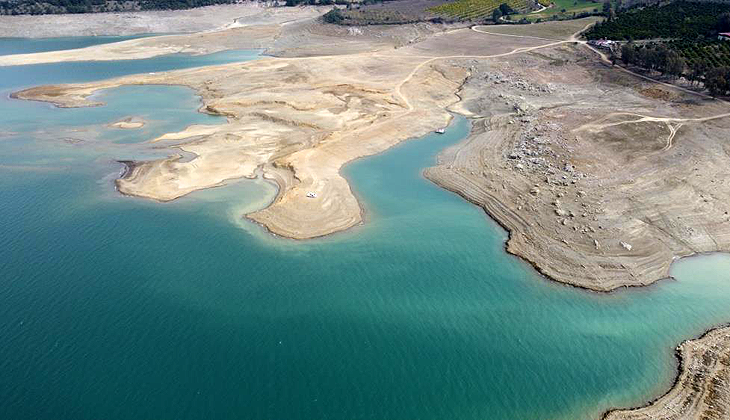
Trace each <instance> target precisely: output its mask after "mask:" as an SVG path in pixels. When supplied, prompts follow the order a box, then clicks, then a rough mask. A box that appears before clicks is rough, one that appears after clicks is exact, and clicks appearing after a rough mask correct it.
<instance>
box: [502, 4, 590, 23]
mask: <svg viewBox="0 0 730 420" xmlns="http://www.w3.org/2000/svg"><path fill="white" fill-rule="evenodd" d="M541 4H542V2H541ZM602 8H603V3H602V2H597V3H596V2H593V1H590V0H553V1H552V6H549V7H548V8H547V9H545V10H542V11H539V12H535V13H525V14H520V15H514V16H512V20H520V19H522V18H527V19H528V20H530V21H533V22H534V21H536V20H538V19H539V20H550V19H551V18H553V17H554V16H557V19H567V18H571V17H573V15H574V14H575V15H578V14H581V13H593V12H594V11H601V9H602Z"/></svg>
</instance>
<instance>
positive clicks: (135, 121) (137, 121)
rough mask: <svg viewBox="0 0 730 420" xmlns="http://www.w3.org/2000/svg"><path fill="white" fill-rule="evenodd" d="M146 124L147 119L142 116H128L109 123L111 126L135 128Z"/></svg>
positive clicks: (126, 128) (127, 128)
mask: <svg viewBox="0 0 730 420" xmlns="http://www.w3.org/2000/svg"><path fill="white" fill-rule="evenodd" d="M144 125H145V121H144V120H143V119H142V118H140V117H127V118H123V119H121V120H119V121H116V122H113V123H111V124H109V127H111V128H121V129H125V130H133V129H136V128H142V127H144Z"/></svg>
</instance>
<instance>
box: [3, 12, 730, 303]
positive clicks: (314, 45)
mask: <svg viewBox="0 0 730 420" xmlns="http://www.w3.org/2000/svg"><path fill="white" fill-rule="evenodd" d="M592 21H593V20H587V21H570V22H561V23H552V24H541V25H530V26H531V27H530V28H529V29H530V32H529V33H527V34H522V33H521V32H519V31H524V30H525V29H523V28H521V27H515V28H514V29H512V31H518V32H516V33H505V29H500V30H499V32H491V31H490V28H489V27H475V28H457V29H454V28H449V27H439V26H435V25H412V26H395V27H386V28H369V29H367V30H366V31H361V32H353V31H351V30H350V29H347V28H341V27H336V26H333V25H323V24H319V23H317V22H316V21H315V20H309V21H306V20H305V21H302V22H295V23H292V24H276V25H274V24H266V25H250V26H247V27H244V28H232V29H226V30H221V31H215V32H208V33H204V34H200V35H178V36H176V37H178V38H175V39H176V41H175V42H177V43H179V44H180V45H183V46H184V45H188V46H189V47H190V48H193V45H207V47H206V48H208V49H209V50H213V49H216V48H223V49H225V48H230V47H231V45H232V44H230V43H231V42H233V41H231V40H232V39H234V40H235V39H240V38H246V37H242V35H241V33H240V31H244V30H245V31H248V32H247V33H249V34H255V33H258V34H269V35H266V36H263V35H262V38H260V39H259V41H260V42H261V43H262V45H263V46H265V47H266V48H267V51H272V52H274V53H276V55H277V57H271V58H262V59H260V60H256V61H253V62H248V63H242V64H229V65H224V66H212V67H205V68H198V69H190V70H183V71H175V72H167V73H159V74H148V75H135V76H129V77H124V78H119V79H113V80H106V81H100V82H94V83H88V84H78V85H63V86H42V87H37V88H31V89H28V90H25V91H22V92H17V93H15V94H14V96H15V97H17V98H23V99H32V100H41V101H47V102H51V103H54V104H56V105H58V106H64V107H77V106H96V105H99V103H97V102H95V101H93V100H90V99H89V97H90V96H91V95H92V94H93V93H95V92H97V91H99V90H101V89H106V88H111V87H116V86H120V85H125V84H178V85H185V86H189V87H191V88H193V89H195V90H196V91H197V92H198V93H199V94H200V95H201V97H202V99H203V102H204V104H205V105H204V107H203V110H204V111H205V112H211V113H216V114H219V115H224V116H226V117H227V118H228V124H226V125H222V126H211V127H200V126H195V127H190V128H189V129H188V130H185V131H183V132H180V133H169V134H167V135H164V136H162V137H161V138H159V139H157V140H155V142H156V146H160V145H170V146H175V147H176V148H179V149H181V150H183V151H184V152H187V153H192V154H193V155H194V156H197V157H196V158H195V159H193V160H186V161H183V160H182V159H181V156H180V155H179V154H178V153H174V152H172V150H171V155H170V157H169V158H166V159H161V160H156V161H151V162H139V163H138V164H137V165H135V167H134V170H132V171H129V173H128V174H127V176H126V177H125V178H123V179H120V180H119V181H118V182H117V185H118V188H119V191H120V192H122V193H124V194H129V195H136V196H140V197H147V198H151V199H155V200H160V201H169V200H174V199H176V198H178V197H181V196H183V195H186V194H189V193H191V192H193V191H196V190H199V189H203V188H210V187H215V186H219V185H223V184H225V183H226V182H228V181H229V180H231V179H237V178H242V177H252V176H255V174H256V173H257V169H261V170H262V172H263V174H264V176H265V177H266V178H269V179H272V180H274V181H275V182H277V183H278V185H279V187H280V193H279V195H278V197H277V199H276V200H275V201H274V203H272V205H271V206H269V207H267V208H266V209H262V210H261V211H259V212H255V213H253V214H250V215H249V217H250V218H251V219H253V220H255V221H257V222H259V223H261V224H263V225H264V226H266V227H267V228H268V229H269V230H270V231H271V232H273V233H276V234H278V235H282V236H286V237H291V238H297V239H306V238H311V237H316V236H322V235H326V234H329V233H332V232H336V231H339V230H343V229H346V228H348V227H351V226H354V225H356V224H358V223H360V222H361V221H362V215H361V211H362V209H361V207H360V205H359V203H358V202H357V200H356V199H355V197H354V195H353V194H352V192H351V191H350V186H349V185H348V184H347V182H346V181H345V179H344V178H342V176H340V174H339V171H340V168H341V167H342V165H344V164H346V163H347V162H349V161H351V160H353V159H356V158H358V157H361V156H367V155H370V154H373V153H378V152H380V151H383V150H386V149H387V148H389V147H391V146H392V145H394V144H396V143H398V142H400V141H402V140H405V139H407V138H411V137H416V136H420V135H423V134H425V133H428V132H429V131H432V130H435V129H437V128H440V127H442V126H444V125H445V124H446V123H447V122H448V121H449V119H450V115H449V113H448V112H447V111H452V112H457V113H460V114H463V115H466V116H467V117H469V118H470V119H471V120H472V126H473V130H472V133H471V134H470V136H469V137H468V138H467V139H466V140H465V141H464V142H463V143H461V144H459V145H456V146H454V147H452V148H451V149H449V150H447V151H446V152H444V153H443V154H442V155H441V157H440V164H439V165H438V166H437V167H434V168H430V169H428V170H427V171H426V176H427V177H428V178H429V179H431V180H433V181H434V182H436V183H437V184H439V185H441V186H443V187H445V188H447V189H450V190H452V191H454V192H456V193H458V194H460V195H462V196H464V197H465V198H467V199H468V200H470V201H472V202H474V203H476V204H478V205H480V206H482V207H483V208H484V209H485V211H487V213H489V215H490V216H492V217H493V218H494V219H495V220H497V221H498V222H499V223H500V224H502V225H503V226H504V227H505V228H506V229H508V230H509V231H510V233H511V235H510V239H509V242H508V245H507V249H508V251H509V252H511V253H514V254H516V255H519V256H520V257H523V258H525V259H526V260H527V261H529V262H530V263H532V264H533V265H534V266H535V267H536V268H537V269H538V270H539V271H541V272H542V273H544V274H546V275H548V276H549V277H551V278H553V279H555V280H557V281H560V282H563V283H568V284H572V285H575V286H579V287H584V288H588V289H592V290H597V291H610V290H613V289H616V288H618V287H624V286H639V285H646V284H650V283H652V282H654V281H657V280H659V279H662V278H665V277H667V275H668V271H669V266H670V264H671V262H672V261H673V260H674V259H675V258H678V257H682V256H685V255H690V254H693V253H697V252H708V251H723V250H730V223H728V221H730V215H729V214H728V211H730V204H728V203H730V186H728V185H727V183H726V182H723V179H724V178H725V177H726V176H727V169H726V168H728V167H730V158H729V155H728V149H727V145H726V144H725V143H724V142H723V141H722V140H721V139H723V138H726V137H727V136H728V134H730V132H729V130H730V118H728V117H730V107H728V106H727V105H726V104H725V103H722V102H717V101H708V100H706V99H705V98H702V97H699V96H694V95H690V94H687V93H685V92H682V91H679V90H673V89H672V88H670V87H666V86H662V85H658V84H654V83H652V82H650V81H646V80H644V79H641V78H637V77H634V76H632V75H630V74H626V73H625V72H620V71H616V70H614V69H612V68H610V66H606V65H605V64H604V63H603V62H601V60H600V57H599V56H598V55H597V54H596V53H595V52H594V51H592V50H590V49H589V48H587V47H586V46H585V45H582V44H581V43H580V42H579V41H577V40H576V39H575V37H574V34H575V33H576V32H579V31H580V30H581V29H583V28H585V27H586V26H587V25H588V24H590V23H591V22H592ZM543 25H544V26H543ZM533 27H534V28H533ZM543 27H544V28H545V29H544V30H543V31H544V36H537V35H540V32H539V31H540V30H541V28H543ZM536 31H537V32H536ZM507 32H509V31H507ZM274 34H276V35H274ZM196 39H197V41H195V40H196ZM248 39H249V40H248V41H246V42H251V40H252V39H258V38H251V37H249V38H248ZM305 39H306V40H308V41H309V42H302V41H303V40H305ZM142 41H144V44H143V45H137V44H134V43H138V42H142ZM259 41H256V42H259ZM195 42H198V43H199V44H195ZM130 43H132V45H137V46H135V47H133V49H138V50H136V51H138V52H139V53H140V54H149V53H150V51H151V52H152V53H157V51H158V50H159V49H165V48H169V47H170V45H171V40H170V37H168V36H163V37H153V38H146V39H145V40H134V41H125V42H123V43H118V45H117V44H109V45H107V46H102V47H103V48H105V49H107V50H109V51H114V50H115V48H119V52H118V53H102V52H101V51H95V52H93V54H94V55H96V57H97V59H112V58H115V57H118V54H128V53H129V51H130V50H129V48H130V47H129V45H130ZM176 45H177V44H176ZM333 45H337V46H338V47H339V48H338V53H339V54H336V55H331V54H330V53H331V52H332V46H333ZM178 46H179V45H178ZM88 54H90V52H89V51H88V49H79V50H69V51H66V52H59V53H58V54H57V55H55V56H49V55H48V53H38V54H27V55H24V56H22V57H21V56H17V55H16V56H5V57H0V65H3V64H5V65H7V64H8V63H19V62H22V63H30V62H38V60H41V61H43V62H46V61H48V60H51V61H63V60H75V59H84V58H85V57H88ZM699 162H702V164H701V165H700V164H699ZM688 174H689V176H688ZM314 195H316V197H312V196H314Z"/></svg>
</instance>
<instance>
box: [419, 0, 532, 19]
mask: <svg viewBox="0 0 730 420" xmlns="http://www.w3.org/2000/svg"><path fill="white" fill-rule="evenodd" d="M502 3H506V4H507V5H509V6H510V7H511V8H513V9H514V10H517V11H524V10H526V9H527V1H526V0H457V1H454V2H451V3H446V4H442V5H440V6H436V7H432V8H431V9H429V11H431V12H433V13H435V14H437V15H443V16H448V17H451V18H457V19H463V20H470V19H483V18H485V17H491V16H492V12H493V11H494V9H496V8H498V7H499V5H500V4H502Z"/></svg>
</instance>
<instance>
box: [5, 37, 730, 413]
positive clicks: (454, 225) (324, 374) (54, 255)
mask: <svg viewBox="0 0 730 420" xmlns="http://www.w3.org/2000/svg"><path fill="white" fill-rule="evenodd" d="M0 42H6V41H0ZM37 42H38V41H37ZM45 42H48V43H53V44H52V45H51V46H53V47H54V48H64V45H65V44H64V43H66V42H85V43H89V42H90V41H89V40H88V39H86V40H82V41H81V40H46V41H45ZM74 45H75V44H74ZM1 48H2V47H1V46H0V50H1ZM33 48H38V46H34V47H33ZM16 50H17V48H16ZM254 56H255V53H251V52H248V53H229V58H230V59H231V60H239V59H251V58H254ZM208 59H210V60H211V62H219V59H220V56H213V57H210V56H208V57H207V58H206V57H196V58H195V59H194V62H195V65H204V64H206V60H208ZM189 60H193V59H189V58H187V57H185V56H170V57H161V58H157V59H150V60H139V61H127V62H113V63H76V64H74V65H73V66H72V67H73V71H70V70H69V67H70V65H63V64H58V65H43V66H23V67H9V68H0V83H2V87H0V90H2V92H3V98H6V97H7V93H9V92H10V91H12V90H14V89H17V88H19V87H25V86H32V85H35V84H39V83H49V82H65V81H79V80H90V79H99V78H103V77H107V76H109V75H118V74H125V73H131V72H137V71H160V70H163V69H170V68H179V67H185V66H189V65H190V63H191V62H190V61H189ZM102 95H103V97H104V101H105V102H107V106H105V107H99V108H94V109H56V108H53V107H51V106H49V105H48V104H42V103H34V102H23V101H16V100H9V99H2V100H1V101H0V343H1V344H0V418H2V419H13V420H14V419H40V420H45V419H49V420H50V419H53V420H58V419H73V420H87V419H88V420H99V419H104V420H122V419H123V420H129V419H155V420H163V419H170V420H173V419H174V420H184V419H236V420H242V419H255V420H259V419H260V420H264V419H267V420H299V419H311V420H325V419H332V420H353V419H367V420H371V419H376V420H411V419H414V420H415V419H424V420H425V419H428V420H445V419H450V420H452V419H453V420H465V419H479V420H501V419H520V420H524V419H563V420H573V419H590V418H596V417H597V416H598V415H600V413H601V412H602V411H603V410H605V409H606V408H608V407H611V406H626V405H636V404H640V403H642V402H643V401H645V400H647V399H649V398H651V397H653V396H655V395H656V394H658V393H661V392H662V391H664V390H666V388H667V387H668V386H669V385H670V384H671V382H672V379H673V377H674V373H675V361H674V356H673V349H674V346H676V344H678V343H679V342H680V341H681V340H683V339H686V338H690V337H692V336H696V335H698V334H700V333H701V332H702V331H704V330H705V329H707V328H710V327H712V326H714V325H719V324H721V323H723V322H727V321H730V304H729V303H730V258H729V257H728V256H724V255H713V256H701V257H697V258H693V259H686V260H682V261H681V262H679V263H677V264H676V265H675V266H674V268H673V274H674V276H675V277H676V278H677V280H676V281H675V280H666V281H662V282H660V283H658V284H656V285H654V286H651V287H647V288H643V289H630V290H622V291H619V292H616V293H612V294H596V293H590V292H585V291H582V290H579V289H575V288H571V287H566V286H562V285H559V284H556V283H554V282H551V281H549V280H547V279H545V278H543V277H541V276H539V275H538V274H536V273H535V272H534V270H533V269H532V268H531V267H529V266H528V265H526V264H525V263H523V262H521V261H520V260H519V259H517V258H515V257H512V256H509V255H507V254H506V253H505V252H504V241H505V239H506V233H505V232H504V231H503V230H502V229H500V228H499V227H498V226H497V225H495V223H494V222H492V221H491V220H490V219H489V218H487V217H486V216H485V215H484V213H483V212H482V211H481V210H480V209H478V208H477V207H475V206H472V205H470V204H468V203H467V202H465V201H463V200H462V199H461V198H459V197H457V196H455V195H453V194H451V193H449V192H447V191H444V190H442V189H439V188H438V187H436V186H434V185H433V184H431V183H430V182H428V181H427V180H425V179H424V178H423V177H422V175H421V172H422V169H423V168H424V167H427V166H429V165H432V164H433V163H434V159H435V156H436V154H437V153H438V152H439V151H440V150H442V149H443V148H444V147H446V146H448V145H451V144H454V143H456V142H458V141H459V140H460V139H462V138H464V136H466V134H467V131H468V122H467V121H465V120H464V119H456V120H455V121H454V122H453V124H452V125H451V127H449V129H448V130H447V132H446V134H444V135H428V136H425V137H424V138H421V139H417V140H412V141H408V142H405V143H404V144H402V145H400V146H398V147H395V148H393V149H392V150H389V151H388V152H386V153H384V154H381V155H378V156H373V157H369V158H365V159H361V160H358V161H356V162H354V163H352V164H350V165H348V166H347V167H345V169H344V171H343V172H344V174H345V175H346V176H347V178H348V179H349V180H350V181H351V183H352V185H353V189H354V191H355V192H356V194H357V196H358V197H359V198H360V199H361V201H362V203H363V205H364V208H365V209H366V219H367V220H366V223H365V224H364V225H363V226H359V227H357V228H354V229H351V230H349V231H347V232H343V233H339V234H336V235H332V236H330V237H327V238H322V239H316V240H312V241H303V242H300V241H291V240H285V239H280V238H274V237H271V236H269V235H268V234H267V233H266V232H264V231H263V230H262V229H261V228H260V227H258V226H257V225H254V224H251V223H249V222H247V221H246V220H245V219H244V218H242V217H241V216H242V214H244V213H245V212H247V211H251V210H253V209H256V208H260V207H262V206H264V205H265V204H266V202H267V201H268V200H270V199H271V197H272V196H273V194H274V192H275V191H274V188H273V187H272V186H271V185H269V184H267V183H266V182H263V181H260V180H255V181H240V182H237V183H234V184H232V185H229V186H227V187H224V188H218V189H212V190H207V191H200V192H197V193H194V194H192V195H190V196H188V197H185V198H182V199H180V200H177V201H175V202H172V203H166V204H161V203H157V202H152V201H147V200H142V199H136V198H130V197H122V196H120V195H118V194H117V193H116V192H115V191H114V187H113V180H114V178H115V177H116V176H118V174H119V171H120V169H121V165H120V164H118V163H116V162H115V159H130V158H140V157H147V156H150V157H152V156H162V155H164V154H165V153H167V151H164V150H162V151H160V150H154V149H152V148H151V147H150V145H149V144H147V143H145V141H146V140H149V139H151V138H154V137H156V136H158V135H160V134H162V133H165V132H169V131H178V130H181V129H183V128H184V127H185V126H186V125H188V124H192V123H198V124H200V123H202V124H222V123H225V121H224V120H223V119H221V118H216V117H212V116H208V115H203V114H200V113H197V112H196V109H197V108H198V107H199V106H200V102H199V99H197V98H196V97H195V96H194V94H193V92H191V91H189V90H187V89H183V88H173V87H161V86H148V87H140V86H136V87H127V88H121V89H114V90H111V91H108V92H104V93H102ZM127 116H143V117H144V118H145V119H146V120H147V121H148V125H147V126H145V127H144V128H142V129H139V130H126V131H125V130H118V129H112V128H107V127H106V124H108V123H110V122H114V121H116V120H118V119H120V118H124V117H127Z"/></svg>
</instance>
